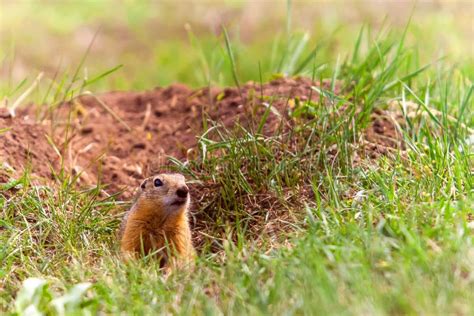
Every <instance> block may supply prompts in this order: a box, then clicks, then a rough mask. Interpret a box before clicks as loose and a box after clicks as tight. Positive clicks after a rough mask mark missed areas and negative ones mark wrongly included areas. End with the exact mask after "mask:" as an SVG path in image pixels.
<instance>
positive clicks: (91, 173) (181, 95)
mask: <svg viewBox="0 0 474 316" xmlns="http://www.w3.org/2000/svg"><path fill="white" fill-rule="evenodd" d="M315 85H316V86H318V85H320V83H319V82H318V83H312V82H311V80H309V79H307V78H298V79H278V80H274V81H272V82H270V83H267V84H264V85H263V86H260V84H256V83H252V82H249V83H247V84H245V85H244V86H243V87H241V89H240V90H239V89H236V88H225V89H218V88H211V89H209V88H203V89H198V90H191V89H189V88H188V87H186V86H184V85H180V84H174V85H171V86H169V87H167V88H156V89H154V90H151V91H145V92H110V93H105V94H101V95H98V96H83V97H80V98H78V99H76V100H74V101H72V102H69V103H66V104H62V105H60V106H59V108H57V109H56V110H55V111H53V112H51V113H52V116H51V113H50V114H48V115H43V116H44V117H49V119H42V120H41V123H33V122H32V120H31V117H33V112H32V109H31V108H29V109H26V110H24V111H23V112H20V113H19V114H20V115H19V116H17V117H15V118H11V117H10V118H9V117H8V115H2V116H0V130H1V129H4V128H6V130H5V131H4V132H3V134H0V157H1V158H2V162H3V163H4V165H5V163H6V164H7V166H11V167H12V168H13V169H14V170H16V171H17V172H18V171H21V170H22V169H23V168H24V167H25V166H27V165H28V163H29V162H31V163H30V166H31V169H32V172H33V174H34V175H36V176H38V177H43V178H51V176H52V172H51V168H50V167H52V168H55V169H56V168H58V167H59V166H60V165H61V164H63V165H64V167H65V168H66V169H67V170H70V171H72V172H75V173H78V174H79V175H80V176H79V179H80V183H82V184H85V185H92V184H95V183H97V181H101V182H102V183H105V184H108V185H109V187H108V189H107V191H108V192H109V193H115V192H117V191H120V190H125V191H124V193H123V197H124V198H129V197H130V195H131V192H132V190H131V189H132V188H134V187H136V186H137V184H138V183H139V180H140V179H142V178H143V177H145V176H148V175H149V174H152V173H155V172H158V171H160V169H162V167H163V165H164V164H165V163H166V161H167V156H174V157H176V158H178V159H185V158H186V157H187V155H189V153H190V149H192V148H194V147H195V146H196V144H197V136H199V135H200V133H201V132H202V126H203V122H204V121H205V120H206V119H207V115H208V116H209V117H210V118H211V119H212V120H217V121H220V122H222V123H223V124H224V125H225V126H228V127H231V126H233V125H234V124H235V123H236V122H240V123H241V124H243V125H246V124H249V122H250V121H251V120H250V119H249V118H251V117H254V116H258V115H259V114H261V113H262V112H263V111H264V110H265V109H266V107H265V106H264V104H267V106H268V104H271V106H272V110H273V111H272V113H271V114H270V116H269V119H268V121H267V123H266V131H269V130H272V129H273V128H274V126H276V125H278V124H279V122H280V117H284V116H285V115H286V113H287V109H288V106H289V102H288V101H289V100H290V99H292V98H295V97H298V98H299V99H300V100H303V101H304V100H307V99H308V98H309V96H311V98H312V99H313V101H317V100H318V98H319V95H318V94H317V93H316V92H315V91H312V89H311V86H315ZM321 85H322V86H325V87H326V88H328V85H329V83H327V84H326V83H322V84H321ZM336 92H337V91H336ZM262 96H263V101H264V102H262ZM40 112H41V108H40ZM45 113H46V111H45ZM43 114H44V113H43ZM367 136H368V139H369V142H370V143H375V144H377V143H380V144H382V145H387V144H388V145H389V146H392V147H394V146H397V144H399V141H397V140H396V139H397V138H398V133H397V131H396V129H395V127H394V126H393V124H391V123H390V122H389V121H388V120H386V119H375V120H374V123H373V124H372V125H371V126H370V127H369V129H368V131H367ZM387 142H388V143H387ZM3 169H5V168H3ZM3 172H5V171H3Z"/></svg>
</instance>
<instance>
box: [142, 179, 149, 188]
mask: <svg viewBox="0 0 474 316" xmlns="http://www.w3.org/2000/svg"><path fill="white" fill-rule="evenodd" d="M147 181H148V179H145V180H143V182H142V184H140V188H142V190H145V188H146V182H147Z"/></svg>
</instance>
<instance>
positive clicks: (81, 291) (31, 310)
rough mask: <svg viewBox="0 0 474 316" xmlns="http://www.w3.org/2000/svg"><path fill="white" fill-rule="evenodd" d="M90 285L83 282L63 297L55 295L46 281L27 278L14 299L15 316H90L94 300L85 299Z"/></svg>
mask: <svg viewBox="0 0 474 316" xmlns="http://www.w3.org/2000/svg"><path fill="white" fill-rule="evenodd" d="M91 286H92V284H91V283H88V282H85V283H79V284H76V285H74V286H72V287H71V288H70V289H69V290H67V291H66V293H64V294H63V295H55V294H54V293H53V292H52V291H51V289H50V286H49V283H48V281H46V280H44V279H39V278H28V279H26V280H25V281H23V284H22V287H21V288H20V290H19V291H18V294H17V297H16V299H15V311H16V314H17V315H25V316H36V315H38V316H40V315H59V316H63V315H92V314H93V311H94V306H93V303H94V300H92V299H88V298H87V297H86V294H87V291H88V290H90V289H91Z"/></svg>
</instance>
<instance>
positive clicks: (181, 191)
mask: <svg viewBox="0 0 474 316" xmlns="http://www.w3.org/2000/svg"><path fill="white" fill-rule="evenodd" d="M188 192H189V189H188V187H181V188H179V189H178V190H176V195H177V196H179V197H180V198H185V197H187V196H188Z"/></svg>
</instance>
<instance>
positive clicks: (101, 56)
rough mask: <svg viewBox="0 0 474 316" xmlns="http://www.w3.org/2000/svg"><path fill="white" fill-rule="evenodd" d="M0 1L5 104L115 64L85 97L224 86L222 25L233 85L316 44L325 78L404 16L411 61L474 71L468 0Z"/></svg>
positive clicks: (473, 9) (472, 9)
mask: <svg viewBox="0 0 474 316" xmlns="http://www.w3.org/2000/svg"><path fill="white" fill-rule="evenodd" d="M0 3H1V11H0V12H1V13H0V39H1V42H0V61H1V64H0V67H1V68H0V82H1V83H0V92H1V96H3V97H8V98H14V97H15V96H14V94H15V93H21V91H22V89H17V88H18V85H19V84H20V83H21V82H23V80H25V79H27V81H24V82H23V83H24V85H23V86H24V87H27V86H28V82H29V83H30V84H31V82H32V81H33V80H34V78H36V77H37V75H38V74H39V73H40V72H44V73H45V76H44V78H43V80H42V82H43V83H44V86H48V81H49V82H51V80H53V81H54V82H60V81H61V80H63V79H65V78H64V76H65V75H71V74H73V73H74V72H75V71H76V69H78V70H79V73H78V75H79V76H80V77H81V78H86V79H87V78H88V79H90V78H93V77H94V76H97V75H100V74H102V73H104V72H107V71H108V70H110V69H113V68H114V67H117V66H120V65H122V67H121V68H120V69H118V70H117V71H115V72H114V73H113V74H111V75H109V76H106V77H104V78H103V79H101V80H99V81H98V82H96V83H95V85H94V87H93V89H94V91H103V90H115V89H123V90H128V89H150V88H153V87H155V86H162V85H168V84H170V83H172V82H183V83H186V84H189V85H191V86H193V87H199V86H204V85H208V84H209V83H211V84H216V85H231V84H233V81H232V75H231V71H230V65H229V63H228V59H227V58H226V51H225V42H224V39H223V35H222V26H225V27H226V28H227V30H228V32H229V35H230V38H231V42H232V45H233V49H234V50H235V54H236V58H237V72H238V76H239V78H240V80H241V81H247V80H258V79H259V63H260V64H261V69H262V74H263V77H264V80H268V79H269V78H270V77H271V76H272V74H274V73H277V72H288V71H285V70H288V69H281V67H279V66H280V65H281V59H282V58H283V57H282V51H284V48H285V47H287V46H289V45H293V47H292V49H293V51H294V50H295V49H298V48H299V47H301V56H300V57H301V58H303V57H304V56H305V54H308V53H309V52H310V51H311V50H312V49H313V48H314V47H315V45H317V44H320V45H321V47H322V48H323V49H320V50H319V52H318V55H317V58H316V60H317V63H318V65H320V64H321V65H324V64H327V65H328V66H329V67H328V75H329V74H330V73H331V72H330V68H333V66H331V65H333V64H335V63H336V61H337V60H338V58H339V59H340V60H341V61H342V60H344V58H345V57H347V56H348V55H349V54H350V52H351V50H352V48H353V47H354V43H355V41H356V38H357V34H358V33H359V31H360V28H361V27H362V26H366V27H368V29H370V30H371V33H372V34H373V35H372V39H373V38H376V36H378V35H377V34H378V32H380V31H382V32H383V34H386V33H390V32H395V33H396V32H398V33H402V32H403V30H404V28H405V26H406V25H407V23H408V21H409V20H410V17H411V23H410V24H409V32H408V41H407V42H408V44H407V47H408V49H410V47H412V46H413V45H414V44H416V45H417V48H416V49H417V54H416V56H418V58H419V59H420V60H419V61H416V62H417V63H420V64H426V63H430V62H432V61H435V60H438V59H439V58H440V57H446V58H447V59H449V60H450V63H451V64H453V63H456V64H459V65H460V67H459V69H460V71H462V72H464V74H465V75H466V76H467V77H468V78H470V79H471V80H472V77H473V75H472V74H473V73H474V71H473V69H474V66H473V65H474V62H473V55H474V54H473V38H474V28H473V25H474V24H473V23H474V22H473V16H474V5H473V2H472V1H442V0H439V1H422V2H419V3H415V2H410V1H387V2H385V1H352V2H346V1H293V2H291V5H289V3H288V2H287V1H191V0H188V1H90V0H88V1H27V0H21V1H4V0H3V1H1V2H0ZM95 35H96V38H95V40H94V36H95ZM369 41H370V39H369ZM367 44H369V43H367ZM89 46H91V48H90V52H89V53H88V54H86V52H87V50H88V47H89ZM83 57H86V58H85V62H84V64H83V66H82V67H79V68H77V67H78V66H79V65H81V59H82V58H83ZM302 73H303V74H304V73H305V71H304V70H303V71H302ZM306 73H308V71H307V72H306ZM290 74H291V71H290ZM40 86H41V85H40Z"/></svg>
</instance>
